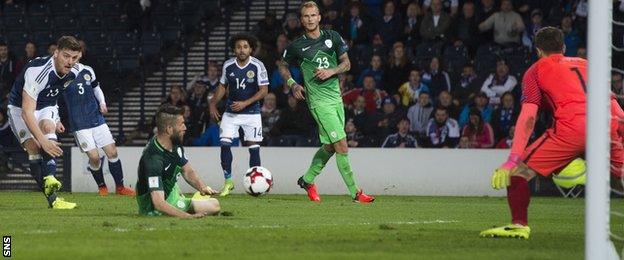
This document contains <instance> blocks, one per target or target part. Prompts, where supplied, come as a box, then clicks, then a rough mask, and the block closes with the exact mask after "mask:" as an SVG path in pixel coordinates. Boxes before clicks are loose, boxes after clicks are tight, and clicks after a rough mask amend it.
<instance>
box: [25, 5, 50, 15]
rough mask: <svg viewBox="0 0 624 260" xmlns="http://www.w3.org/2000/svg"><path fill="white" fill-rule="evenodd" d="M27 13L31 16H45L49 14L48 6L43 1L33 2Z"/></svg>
mask: <svg viewBox="0 0 624 260" xmlns="http://www.w3.org/2000/svg"><path fill="white" fill-rule="evenodd" d="M28 14H29V15H31V16H47V15H49V14H50V7H49V5H48V4H45V3H33V4H31V5H30V7H29V8H28Z"/></svg>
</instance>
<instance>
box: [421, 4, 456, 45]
mask: <svg viewBox="0 0 624 260" xmlns="http://www.w3.org/2000/svg"><path fill="white" fill-rule="evenodd" d="M450 27H451V17H450V16H449V15H448V14H447V13H446V12H444V11H443V10H442V1H441V0H432V1H431V13H427V14H426V15H425V18H424V19H423V22H422V23H421V24H420V36H421V37H422V38H423V40H428V41H436V40H444V39H446V38H447V37H448V32H449V29H450Z"/></svg>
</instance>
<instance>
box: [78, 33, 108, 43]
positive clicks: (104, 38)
mask: <svg viewBox="0 0 624 260" xmlns="http://www.w3.org/2000/svg"><path fill="white" fill-rule="evenodd" d="M83 34H84V40H85V42H87V43H88V44H89V45H92V44H96V43H98V44H106V43H108V42H109V40H108V34H106V33H105V32H103V31H99V30H88V31H84V33H83Z"/></svg>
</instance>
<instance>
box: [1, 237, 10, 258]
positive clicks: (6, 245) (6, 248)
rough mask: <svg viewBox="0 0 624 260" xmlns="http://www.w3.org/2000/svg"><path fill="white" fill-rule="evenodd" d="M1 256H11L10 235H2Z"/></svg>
mask: <svg viewBox="0 0 624 260" xmlns="http://www.w3.org/2000/svg"><path fill="white" fill-rule="evenodd" d="M2 256H4V257H11V236H3V237H2Z"/></svg>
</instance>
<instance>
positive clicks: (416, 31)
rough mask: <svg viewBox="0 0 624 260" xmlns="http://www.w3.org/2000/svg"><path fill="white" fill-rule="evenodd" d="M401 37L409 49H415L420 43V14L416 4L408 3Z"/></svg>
mask: <svg viewBox="0 0 624 260" xmlns="http://www.w3.org/2000/svg"><path fill="white" fill-rule="evenodd" d="M405 14H406V15H405V19H404V21H403V24H404V26H405V28H404V29H403V35H404V38H405V40H406V43H407V45H408V47H409V48H413V47H416V45H418V43H420V39H421V38H420V24H421V23H422V12H421V10H420V6H419V5H418V3H414V2H412V3H410V4H409V5H408V6H407V11H406V12H405Z"/></svg>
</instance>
